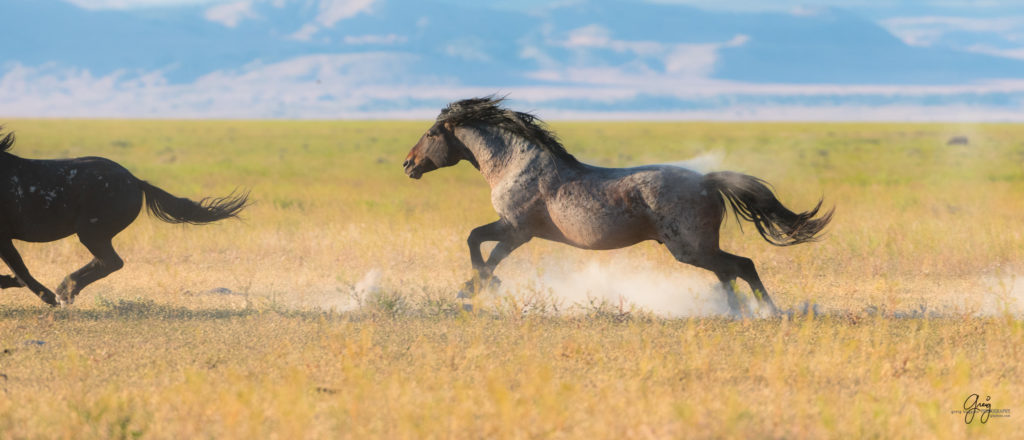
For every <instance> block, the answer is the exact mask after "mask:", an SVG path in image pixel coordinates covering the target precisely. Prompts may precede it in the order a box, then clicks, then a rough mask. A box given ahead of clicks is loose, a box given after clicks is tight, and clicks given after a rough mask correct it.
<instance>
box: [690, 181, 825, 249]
mask: <svg viewBox="0 0 1024 440" xmlns="http://www.w3.org/2000/svg"><path fill="white" fill-rule="evenodd" d="M704 185H705V187H706V188H707V189H710V190H712V191H716V192H719V193H721V194H722V196H723V197H724V198H725V200H728V201H729V204H730V205H732V212H733V214H735V215H736V218H737V221H739V219H740V218H742V219H744V220H746V221H749V222H752V223H754V226H755V227H757V232H758V233H760V234H761V236H762V237H764V239H765V240H766V241H767V242H769V243H771V244H774V245H776V246H791V245H794V244H800V243H806V242H809V241H815V240H817V239H818V237H817V235H818V233H819V232H821V230H822V229H824V228H825V225H828V222H829V221H831V220H832V213H833V212H834V211H835V208H832V209H830V210H829V211H828V212H826V213H824V214H822V215H821V217H818V218H814V217H815V216H816V215H818V210H819V209H821V200H818V205H817V206H815V207H814V209H812V210H810V211H807V212H801V213H799V214H797V213H795V212H793V211H790V210H789V208H786V207H785V206H783V205H782V202H779V199H777V198H775V194H774V193H772V190H771V188H770V187H769V185H768V183H767V182H765V181H764V180H761V179H758V178H757V177H753V176H748V175H746V174H740V173H734V172H731V171H719V172H714V173H708V174H706V175H705V176H704ZM722 209H723V210H724V209H725V206H724V205H723V206H722Z"/></svg>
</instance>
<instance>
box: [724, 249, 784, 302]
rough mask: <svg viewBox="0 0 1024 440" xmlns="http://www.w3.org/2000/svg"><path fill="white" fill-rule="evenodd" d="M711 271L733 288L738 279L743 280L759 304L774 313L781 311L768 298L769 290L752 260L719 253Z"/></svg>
mask: <svg viewBox="0 0 1024 440" xmlns="http://www.w3.org/2000/svg"><path fill="white" fill-rule="evenodd" d="M709 269H710V270H711V271H713V272H715V275H717V276H718V279H719V280H720V281H722V284H728V285H729V286H732V284H733V282H735V281H736V278H737V277H739V278H742V279H743V281H746V282H747V284H749V285H750V290H751V291H753V292H754V297H756V298H757V301H758V303H760V304H761V305H762V306H767V307H768V309H769V310H771V312H772V313H778V311H779V309H778V308H776V307H775V303H774V302H772V298H771V297H770V296H768V290H767V289H765V288H764V284H763V283H762V282H761V277H760V276H759V275H758V274H757V269H756V268H754V262H753V261H752V260H751V259H749V258H747V257H741V256H738V255H733V254H730V253H728V252H724V251H718V253H717V254H716V255H715V258H714V260H713V262H712V263H711V266H710V267H709Z"/></svg>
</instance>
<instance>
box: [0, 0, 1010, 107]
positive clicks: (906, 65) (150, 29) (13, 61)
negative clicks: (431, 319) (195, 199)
mask: <svg viewBox="0 0 1024 440" xmlns="http://www.w3.org/2000/svg"><path fill="white" fill-rule="evenodd" d="M1014 3H1015V2H1011V1H1001V0H978V1H949V0H932V1H895V0H891V1H867V0H852V1H842V2H840V1H816V2H814V1H811V2H808V1H743V0H650V1H641V0H564V1H537V0H519V1H511V0H497V1H493V2H479V1H466V0H420V1H396V0H227V1H217V0H4V1H3V2H0V16H4V17H5V27H4V29H2V30H0V40H3V41H5V42H6V43H5V49H4V51H2V52H0V118H2V117H30V116H45V117H145V118H163V117H173V118H318V119H336V118H429V117H432V116H434V115H436V113H437V111H438V109H439V108H440V107H441V106H442V105H444V104H445V103H446V102H448V101H451V100H454V99H459V98H464V97H468V96H477V95H484V94H490V93H499V94H508V95H509V97H510V98H511V100H512V101H513V103H514V105H516V106H517V107H521V108H526V109H530V110H534V111H537V112H538V113H540V114H541V115H542V116H544V117H548V118H574V119H595V118H601V119H712V120H894V121H906V120H924V121H929V120H939V121H1024V7H1022V6H1017V5H1015V4H1014Z"/></svg>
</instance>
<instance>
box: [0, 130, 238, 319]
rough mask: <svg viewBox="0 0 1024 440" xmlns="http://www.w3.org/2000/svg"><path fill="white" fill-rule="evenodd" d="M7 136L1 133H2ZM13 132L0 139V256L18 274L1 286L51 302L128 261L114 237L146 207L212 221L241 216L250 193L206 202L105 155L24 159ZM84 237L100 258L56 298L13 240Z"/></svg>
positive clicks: (164, 216) (62, 300)
mask: <svg viewBox="0 0 1024 440" xmlns="http://www.w3.org/2000/svg"><path fill="white" fill-rule="evenodd" d="M0 135H2V133H0ZM13 145H14V134H13V133H8V134H7V135H6V136H3V137H0V257H2V258H3V260H4V262H5V263H7V266H8V267H10V268H11V271H13V272H14V276H10V275H0V288H5V289H6V288H8V287H28V288H29V289H31V290H32V291H33V292H35V294H36V295H38V296H39V298H40V299H42V300H43V301H44V302H46V303H47V304H49V305H51V306H56V305H58V304H62V305H67V304H71V303H73V302H74V300H75V296H76V295H78V293H79V292H81V291H82V289H84V288H85V286H88V285H89V284H91V283H93V282H95V281H96V280H99V279H100V278H103V277H105V276H107V275H110V274H111V273H112V272H114V271H116V270H118V269H120V268H121V267H123V266H124V261H122V260H121V257H119V256H118V255H117V252H115V251H114V247H113V246H112V245H111V239H113V238H114V236H115V235H117V233H118V232H121V231H122V230H123V229H124V228H126V227H128V225H129V224H131V223H132V222H133V221H134V220H135V218H136V217H138V215H139V211H140V210H141V209H142V195H143V194H145V195H146V207H147V208H149V212H150V213H151V214H153V215H154V216H156V217H157V218H159V219H160V220H163V221H166V222H170V223H190V224H202V223H209V222H213V221H217V220H221V219H225V218H229V217H235V216H237V215H238V212H239V211H241V210H242V208H244V207H245V206H246V205H247V203H248V192H246V193H241V194H238V195H235V193H232V194H230V195H228V196H227V197H220V198H206V199H203V200H201V201H200V202H194V201H192V200H189V199H185V198H179V197H175V196H173V195H171V194H168V193H167V192H166V191H164V190H162V189H160V188H157V187H155V186H153V185H150V184H149V183H146V182H145V181H143V180H140V179H138V178H136V177H135V176H133V175H132V174H131V173H130V172H128V170H126V169H125V168H124V167H122V166H121V165H118V164H117V163H116V162H114V161H111V160H109V159H104V158H102V157H81V158H77V159H61V160H32V159H22V158H20V157H17V156H15V155H13V154H11V153H10V152H9V151H8V150H10V149H11V147H12V146H13ZM71 234H78V240H79V241H81V242H82V244H83V245H85V247H86V248H87V249H89V252H91V253H92V255H93V256H94V257H95V258H94V259H93V260H92V261H90V262H89V263H88V264H86V265H85V266H83V267H82V268H81V269H78V270H77V271H75V272H73V273H71V274H70V275H68V276H67V277H66V278H64V281H63V282H62V283H61V284H60V286H59V287H57V294H56V295H54V293H53V292H51V291H50V290H49V289H47V288H46V286H43V285H42V284H40V283H39V281H36V279H35V278H33V277H32V275H31V274H29V272H28V269H27V268H26V267H25V263H24V262H23V261H22V259H21V255H18V251H17V249H15V248H14V243H13V242H12V240H15V239H17V240H22V241H29V242H47V241H54V240H59V239H61V238H64V237H67V236H69V235H71Z"/></svg>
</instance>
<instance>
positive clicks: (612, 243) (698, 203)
mask: <svg viewBox="0 0 1024 440" xmlns="http://www.w3.org/2000/svg"><path fill="white" fill-rule="evenodd" d="M702 181H703V176H702V175H701V174H700V173H697V172H695V171H692V170H688V169H684V168H680V167H675V166H671V165H649V166H641V167H633V168H601V167H591V166H587V167H585V168H583V169H581V170H580V171H578V172H577V174H576V175H575V176H574V177H573V178H570V179H567V180H566V181H565V182H563V183H562V185H560V187H559V189H558V192H557V194H556V195H555V197H554V198H553V200H549V201H548V213H549V215H550V217H551V220H552V222H553V224H554V226H555V227H556V228H557V229H558V231H559V232H560V233H561V234H562V235H563V236H564V237H565V239H564V240H563V241H565V242H567V243H569V244H572V245H575V246H578V247H582V248H587V249H614V248H619V247H625V246H629V245H632V244H635V243H638V242H641V241H645V240H658V241H663V240H664V233H663V229H664V228H665V227H666V222H679V221H682V222H686V221H687V219H686V218H682V219H680V218H679V217H688V216H687V211H688V210H692V209H693V208H695V207H696V208H698V209H699V210H701V211H704V209H703V208H704V207H705V206H712V205H709V204H708V203H706V202H712V203H713V201H711V200H706V198H705V195H706V194H707V193H706V191H705V192H704V195H702V194H701V191H702V185H701V182H702Z"/></svg>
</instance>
